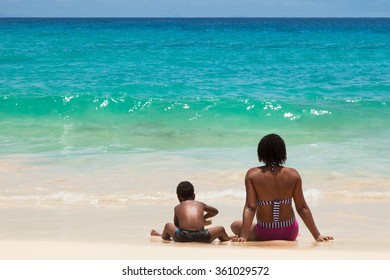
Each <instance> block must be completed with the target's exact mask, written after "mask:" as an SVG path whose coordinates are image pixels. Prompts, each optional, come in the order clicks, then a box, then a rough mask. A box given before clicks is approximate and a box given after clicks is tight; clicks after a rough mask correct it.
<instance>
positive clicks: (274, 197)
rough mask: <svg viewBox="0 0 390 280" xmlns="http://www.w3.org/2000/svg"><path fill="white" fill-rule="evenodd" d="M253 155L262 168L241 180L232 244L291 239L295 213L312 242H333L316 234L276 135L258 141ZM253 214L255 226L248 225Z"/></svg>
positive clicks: (296, 175) (295, 225)
mask: <svg viewBox="0 0 390 280" xmlns="http://www.w3.org/2000/svg"><path fill="white" fill-rule="evenodd" d="M257 154H258V157H259V161H260V162H264V164H265V165H264V166H261V167H254V168H251V169H249V170H248V172H247V174H246V177H245V188H246V202H245V207H244V211H243V221H234V222H233V223H232V225H231V229H232V231H233V232H234V234H237V235H238V237H236V238H233V240H232V241H234V242H245V241H266V240H291V241H293V240H295V239H296V238H297V235H298V222H297V220H296V218H295V215H294V210H293V208H292V205H291V204H292V200H294V204H295V208H296V211H297V212H298V214H299V216H300V217H301V218H302V220H303V221H304V223H305V225H306V226H307V228H308V229H309V231H310V232H311V234H312V235H313V237H314V239H315V240H316V241H328V240H333V237H332V236H322V235H321V234H320V232H319V231H318V229H317V227H316V225H315V223H314V219H313V216H312V214H311V211H310V208H309V206H308V205H307V203H306V201H305V198H304V196H303V191H302V180H301V177H300V175H299V173H298V172H297V171H296V170H295V169H293V168H288V167H284V166H282V164H283V163H284V162H285V161H286V159H287V155H286V145H285V144H284V141H283V139H282V138H281V137H280V136H279V135H276V134H269V135H266V136H265V137H263V139H261V141H260V142H259V145H258V148H257ZM255 214H256V218H257V224H254V225H252V221H253V218H254V216H255Z"/></svg>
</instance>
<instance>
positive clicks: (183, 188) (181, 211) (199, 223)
mask: <svg viewBox="0 0 390 280" xmlns="http://www.w3.org/2000/svg"><path fill="white" fill-rule="evenodd" d="M176 194H177V198H178V199H179V201H180V204H179V205H177V206H176V207H175V209H174V213H175V215H174V219H173V220H174V224H172V223H167V224H166V225H165V227H164V230H163V232H162V234H160V233H158V232H157V231H155V230H152V232H151V233H150V234H151V235H154V236H161V238H162V239H164V240H170V239H171V238H172V239H173V240H174V241H176V242H205V243H208V242H211V241H213V240H214V239H216V238H218V239H219V240H220V241H221V242H223V241H229V240H230V239H231V238H230V237H229V236H228V235H227V234H226V231H225V228H224V227H222V226H216V227H212V228H209V229H205V228H204V226H205V224H206V223H207V222H208V221H206V220H207V219H209V218H211V217H214V216H215V215H217V214H218V210H217V209H216V208H214V207H212V206H209V205H206V204H204V203H203V202H199V201H196V200H195V193H194V186H193V185H192V184H191V183H190V182H188V181H184V182H181V183H179V185H178V186H177V189H176Z"/></svg>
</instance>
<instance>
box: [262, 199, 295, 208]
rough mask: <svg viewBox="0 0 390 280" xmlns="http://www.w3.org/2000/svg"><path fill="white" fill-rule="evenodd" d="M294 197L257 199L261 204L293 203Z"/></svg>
mask: <svg viewBox="0 0 390 280" xmlns="http://www.w3.org/2000/svg"><path fill="white" fill-rule="evenodd" d="M291 202H292V199H291V198H286V199H282V200H258V201H256V204H257V205H259V206H261V205H271V204H274V205H275V204H279V205H280V204H291Z"/></svg>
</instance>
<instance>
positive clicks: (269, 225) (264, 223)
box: [257, 217, 295, 228]
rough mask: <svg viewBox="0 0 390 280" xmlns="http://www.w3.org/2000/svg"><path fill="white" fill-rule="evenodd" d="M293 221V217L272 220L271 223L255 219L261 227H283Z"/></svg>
mask: <svg viewBox="0 0 390 280" xmlns="http://www.w3.org/2000/svg"><path fill="white" fill-rule="evenodd" d="M294 222H295V217H292V218H291V219H289V220H285V221H277V222H275V221H274V222H272V223H266V222H262V221H257V224H258V225H259V226H260V227H262V228H284V227H289V226H291V225H292V224H293V223H294Z"/></svg>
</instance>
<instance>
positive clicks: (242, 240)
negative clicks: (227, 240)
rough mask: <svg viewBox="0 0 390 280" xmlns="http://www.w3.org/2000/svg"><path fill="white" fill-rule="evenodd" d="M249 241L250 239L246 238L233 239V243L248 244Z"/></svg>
mask: <svg viewBox="0 0 390 280" xmlns="http://www.w3.org/2000/svg"><path fill="white" fill-rule="evenodd" d="M247 241H248V238H244V237H238V236H236V237H233V238H232V242H247Z"/></svg>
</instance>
